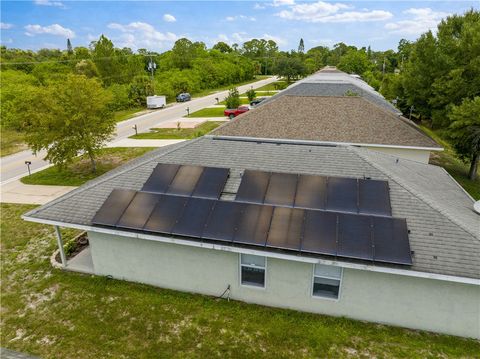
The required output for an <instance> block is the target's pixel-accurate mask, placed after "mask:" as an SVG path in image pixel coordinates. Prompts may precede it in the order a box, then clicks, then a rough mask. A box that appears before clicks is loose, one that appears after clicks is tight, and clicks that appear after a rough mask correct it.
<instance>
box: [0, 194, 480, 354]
mask: <svg viewBox="0 0 480 359" xmlns="http://www.w3.org/2000/svg"><path fill="white" fill-rule="evenodd" d="M32 208H33V206H30V205H14V204H4V203H2V204H1V209H2V214H3V215H2V221H1V229H2V247H1V259H2V273H1V276H2V291H1V298H0V299H1V302H2V319H1V324H0V325H1V327H0V329H1V342H2V346H3V347H6V348H8V349H12V350H17V351H21V352H26V353H30V354H33V355H38V356H40V357H42V358H82V359H88V358H106V357H108V358H215V357H220V358H313V357H316V358H353V357H364V358H373V357H376V358H394V357H395V358H440V357H441V358H447V357H458V358H473V357H478V353H479V352H480V343H479V342H478V341H475V340H467V339H462V338H457V337H451V336H445V335H437V334H429V333H425V332H420V331H410V330H405V329H400V328H393V327H388V326H384V325H379V324H368V323H364V322H359V321H354V320H349V319H344V318H334V317H328V316H322V315H315V314H309V313H301V312H296V311H292V310H285V309H274V308H267V307H263V306H258V305H252V304H246V303H241V302H236V301H230V302H227V301H226V300H220V299H215V298H212V297H208V296H202V295H194V294H188V293H181V292H176V291H172V290H166V289H160V288H155V287H151V286H147V285H141V284H135V283H128V282H123V281H118V280H112V279H107V278H103V277H94V276H88V275H82V274H77V273H71V272H63V271H61V270H59V269H54V268H52V267H51V266H50V263H49V257H50V255H51V253H52V252H53V251H54V250H55V249H56V243H55V237H54V231H53V228H52V227H51V226H44V225H40V224H34V223H30V222H23V221H22V220H21V219H20V215H21V214H22V213H24V212H26V211H27V210H30V209H32ZM63 234H64V239H68V238H72V237H73V236H74V234H75V233H74V232H73V231H65V230H64V233H63Z"/></svg>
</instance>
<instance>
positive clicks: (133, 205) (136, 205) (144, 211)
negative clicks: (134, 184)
mask: <svg viewBox="0 0 480 359" xmlns="http://www.w3.org/2000/svg"><path fill="white" fill-rule="evenodd" d="M160 197H161V195H160V194H156V193H149V192H137V194H136V195H135V197H133V199H132V201H131V202H130V204H129V205H128V207H127V209H125V211H124V212H123V215H122V217H120V220H119V221H118V222H117V227H122V228H130V229H142V228H143V226H144V225H145V223H146V222H147V220H148V218H149V217H150V214H151V213H152V211H153V208H155V205H156V204H157V202H158V200H159V199H160Z"/></svg>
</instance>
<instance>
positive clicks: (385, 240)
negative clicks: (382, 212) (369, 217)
mask: <svg viewBox="0 0 480 359" xmlns="http://www.w3.org/2000/svg"><path fill="white" fill-rule="evenodd" d="M373 223H374V232H373V233H374V234H373V242H374V244H375V251H374V260H375V262H385V263H395V264H406V265H411V264H412V256H411V253H410V243H409V241H408V229H407V222H406V221H405V219H400V218H385V217H383V218H382V217H374V218H373Z"/></svg>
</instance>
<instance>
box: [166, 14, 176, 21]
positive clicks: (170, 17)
mask: <svg viewBox="0 0 480 359" xmlns="http://www.w3.org/2000/svg"><path fill="white" fill-rule="evenodd" d="M163 21H166V22H175V21H177V19H176V18H175V16H173V15H171V14H165V15H163Z"/></svg>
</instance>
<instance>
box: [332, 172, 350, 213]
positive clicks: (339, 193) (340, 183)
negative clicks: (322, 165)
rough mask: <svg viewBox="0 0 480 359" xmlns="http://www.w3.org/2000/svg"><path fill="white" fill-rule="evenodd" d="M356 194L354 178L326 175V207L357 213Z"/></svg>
mask: <svg viewBox="0 0 480 359" xmlns="http://www.w3.org/2000/svg"><path fill="white" fill-rule="evenodd" d="M357 194H358V186H357V180H356V179H355V178H342V177H328V182H327V206H326V209H327V210H330V211H343V212H353V213H357V212H358V205H357V200H358V196H357Z"/></svg>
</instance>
